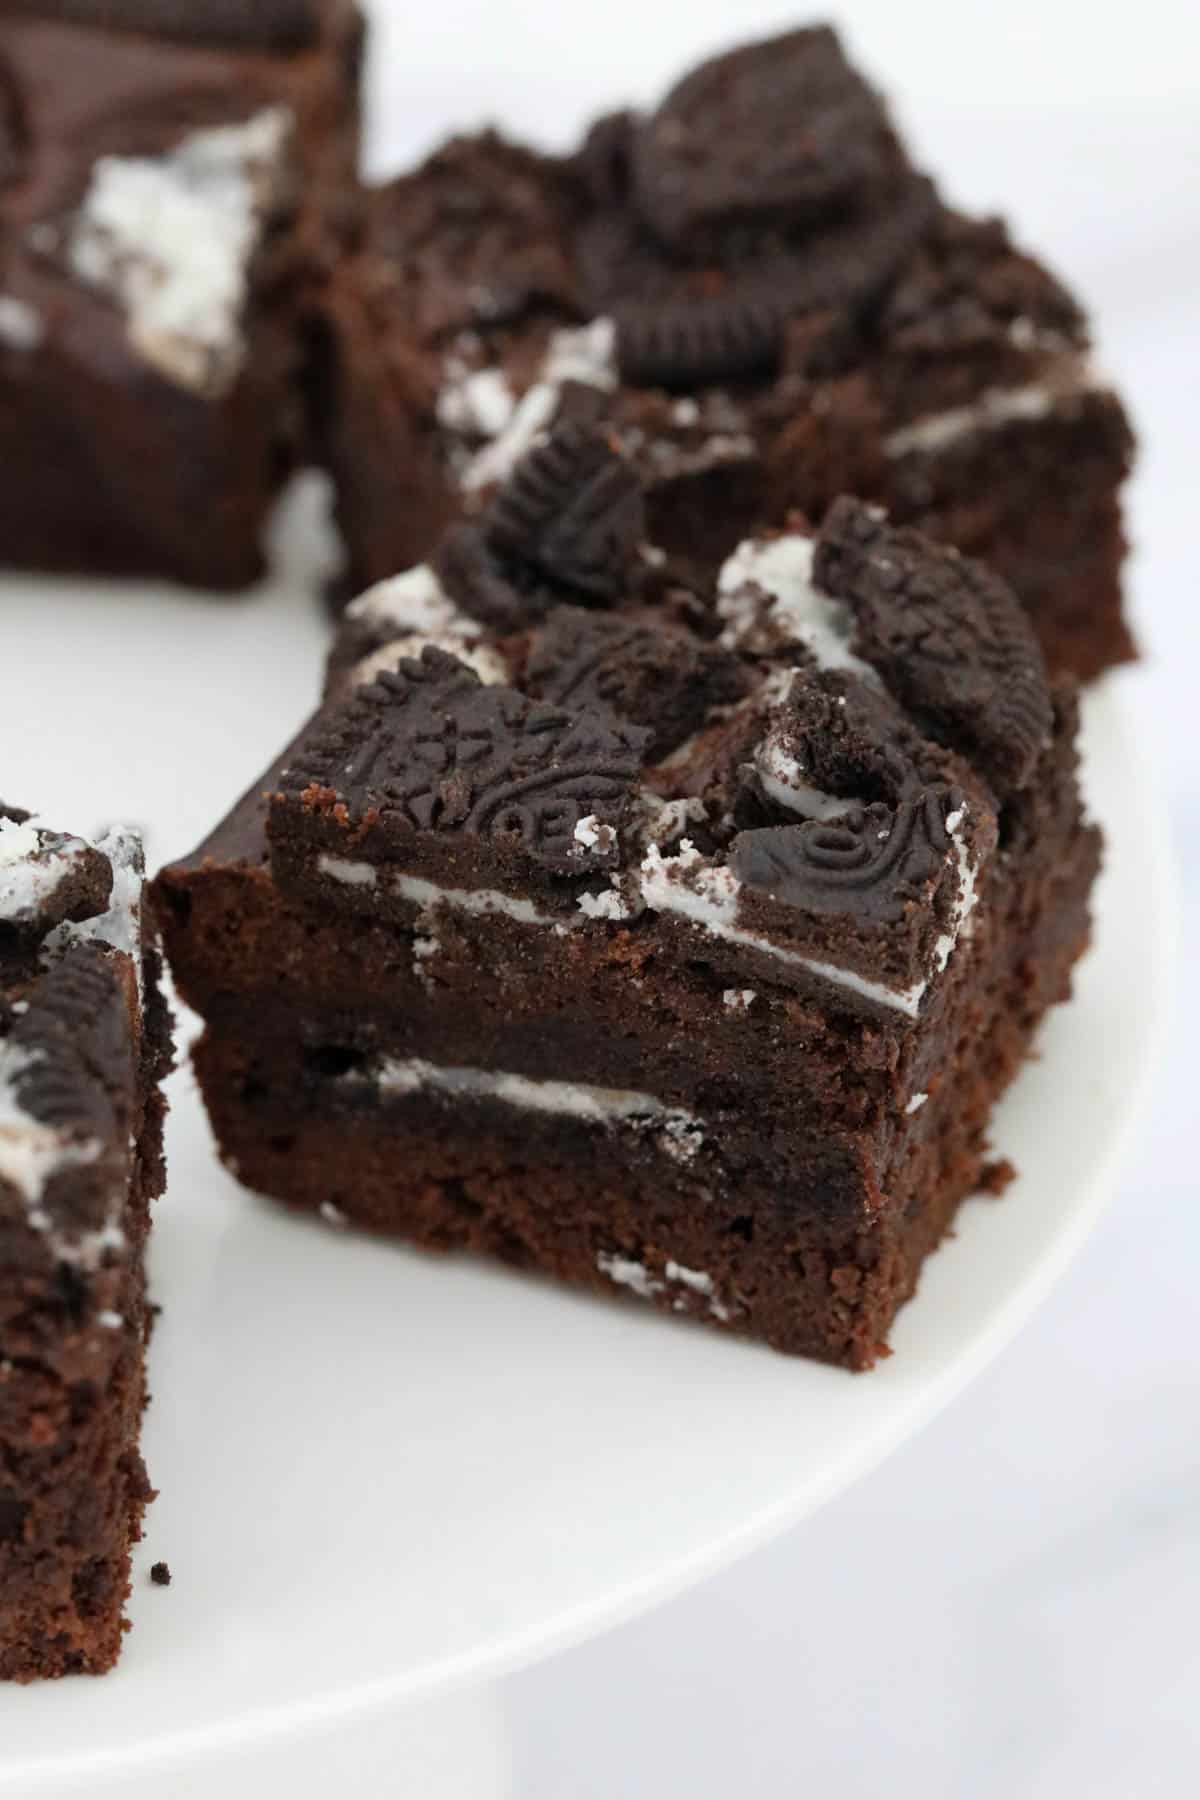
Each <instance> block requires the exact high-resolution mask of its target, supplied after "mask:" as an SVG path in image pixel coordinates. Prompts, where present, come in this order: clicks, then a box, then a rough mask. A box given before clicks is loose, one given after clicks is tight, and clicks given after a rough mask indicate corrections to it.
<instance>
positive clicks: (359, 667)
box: [350, 631, 509, 687]
mask: <svg viewBox="0 0 1200 1800" xmlns="http://www.w3.org/2000/svg"><path fill="white" fill-rule="evenodd" d="M426 649H432V650H444V651H445V653H446V655H447V656H456V657H457V658H458V660H459V662H462V663H466V665H467V667H468V669H474V671H475V673H476V675H478V677H479V679H480V681H482V682H483V684H484V686H485V687H500V686H503V684H504V683H505V682H506V681H507V680H508V676H509V669H508V665H507V663H506V662H505V661H504V658H503V657H502V656H501V655H500V653H499V651H497V650H493V649H491V648H490V647H489V646H488V645H487V644H478V643H472V642H471V641H470V640H469V639H467V638H462V637H458V636H457V635H456V634H455V633H453V632H449V631H442V632H434V633H423V634H418V633H409V634H408V635H407V636H405V637H399V638H393V639H392V640H391V642H390V643H387V644H381V645H380V646H379V649H378V650H373V651H372V652H371V654H370V656H364V657H363V659H362V661H361V662H357V663H355V665H354V668H353V670H352V672H351V677H350V679H351V681H352V682H353V683H354V686H355V687H365V686H366V684H367V683H368V682H369V681H374V679H375V677H376V676H377V675H380V674H382V673H383V672H384V671H385V670H394V669H396V668H398V667H399V665H400V663H401V662H402V661H403V660H404V658H405V657H412V658H414V659H419V658H420V655H421V652H422V650H426Z"/></svg>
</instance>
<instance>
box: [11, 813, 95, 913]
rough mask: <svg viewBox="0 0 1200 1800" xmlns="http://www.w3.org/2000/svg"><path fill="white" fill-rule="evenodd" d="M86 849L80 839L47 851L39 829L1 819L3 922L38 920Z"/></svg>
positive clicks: (68, 841)
mask: <svg viewBox="0 0 1200 1800" xmlns="http://www.w3.org/2000/svg"><path fill="white" fill-rule="evenodd" d="M86 849H87V845H86V844H85V843H84V842H83V840H82V839H81V838H64V839H63V841H62V843H61V844H59V845H57V846H55V847H54V848H52V849H45V848H44V847H43V843H42V835H41V833H40V832H39V831H38V829H37V827H36V826H34V825H31V824H29V823H25V824H17V823H16V822H15V821H14V820H12V819H0V919H3V920H7V921H9V922H11V923H20V922H21V921H23V920H27V919H35V918H36V917H37V916H38V913H39V912H40V911H41V908H42V906H43V904H44V902H45V901H46V900H47V899H48V898H49V896H50V895H51V894H53V893H54V891H55V890H56V888H58V887H60V886H61V885H62V883H63V882H64V881H65V880H66V879H67V877H68V876H69V875H70V873H71V871H72V869H73V868H74V866H75V864H76V862H77V861H78V859H79V857H80V856H81V855H82V853H83V852H84V851H85V850H86Z"/></svg>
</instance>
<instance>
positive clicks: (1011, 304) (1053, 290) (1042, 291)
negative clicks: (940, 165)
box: [880, 212, 1086, 357]
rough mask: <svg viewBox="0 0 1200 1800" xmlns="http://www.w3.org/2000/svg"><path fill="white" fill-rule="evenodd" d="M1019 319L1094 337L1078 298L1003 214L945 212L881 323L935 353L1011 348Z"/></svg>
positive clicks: (1067, 339) (905, 344)
mask: <svg viewBox="0 0 1200 1800" xmlns="http://www.w3.org/2000/svg"><path fill="white" fill-rule="evenodd" d="M1018 321H1022V322H1023V326H1024V328H1028V327H1030V326H1034V327H1036V328H1037V330H1039V331H1043V332H1051V333H1055V334H1057V335H1058V336H1059V337H1060V338H1061V340H1062V342H1063V344H1064V345H1067V344H1074V345H1077V346H1078V345H1082V344H1083V343H1084V342H1085V340H1086V331H1085V327H1084V320H1083V315H1082V314H1081V312H1080V310H1079V307H1078V305H1077V303H1076V302H1075V300H1074V299H1072V297H1071V295H1070V294H1069V293H1067V291H1066V289H1065V288H1063V287H1062V286H1061V285H1060V284H1059V283H1058V282H1057V281H1055V279H1054V278H1053V276H1052V275H1050V274H1049V273H1048V272H1047V271H1046V270H1045V269H1044V268H1042V267H1041V265H1040V264H1039V263H1036V262H1034V261H1033V260H1032V258H1030V257H1027V256H1023V255H1022V254H1021V253H1020V252H1019V251H1017V250H1016V249H1014V247H1013V244H1012V242H1011V240H1010V238H1009V235H1008V230H1007V227H1006V226H1005V225H1004V223H1003V221H1002V220H1000V219H967V218H964V217H962V216H961V215H960V214H957V213H953V212H943V213H942V214H941V215H940V216H939V218H938V220H937V222H936V225H935V227H934V229H933V231H932V232H931V233H930V234H929V235H928V237H927V241H926V244H925V247H924V249H923V251H922V254H921V255H920V256H917V257H914V258H912V260H911V261H910V262H909V264H908V265H907V267H906V268H905V269H904V272H903V274H902V276H901V278H900V279H899V280H898V282H897V284H896V286H895V288H894V290H893V291H892V293H891V294H890V295H889V296H888V300H887V304H886V306H885V307H884V309H883V313H882V316H881V320H880V329H881V332H882V334H883V335H884V336H885V337H886V339H887V341H888V342H889V343H891V344H894V345H895V346H896V348H897V349H903V350H906V351H909V352H919V353H921V354H923V355H925V356H928V357H933V356H938V355H940V354H944V353H947V352H950V351H955V352H959V353H961V352H962V351H963V350H964V349H974V350H975V351H976V352H977V353H980V352H984V351H986V350H987V349H988V348H989V346H991V345H992V344H1000V343H1003V344H1005V345H1007V346H1008V347H1009V348H1011V347H1012V342H1011V334H1012V331H1013V328H1014V326H1017V322H1018ZM1019 329H1020V327H1018V330H1019ZM1018 348H1019V346H1018Z"/></svg>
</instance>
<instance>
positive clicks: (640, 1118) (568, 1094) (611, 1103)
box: [343, 1056, 704, 1159]
mask: <svg viewBox="0 0 1200 1800" xmlns="http://www.w3.org/2000/svg"><path fill="white" fill-rule="evenodd" d="M343 1079H347V1080H351V1081H353V1080H358V1079H362V1077H358V1076H353V1075H351V1076H348V1077H344V1078H343ZM366 1079H367V1080H369V1081H371V1082H372V1083H373V1085H374V1086H376V1087H378V1088H379V1090H380V1092H381V1093H384V1094H416V1093H424V1092H433V1093H436V1094H445V1095H448V1096H449V1097H450V1098H452V1099H464V1098H466V1099H472V1100H490V1101H496V1102H498V1103H499V1104H500V1105H502V1106H514V1107H518V1108H520V1109H521V1110H522V1111H525V1112H537V1113H547V1114H552V1115H554V1116H556V1117H559V1118H571V1119H580V1120H582V1121H583V1122H584V1123H585V1124H588V1125H605V1126H616V1125H633V1126H637V1127H651V1128H653V1129H655V1130H658V1131H660V1132H661V1133H662V1134H663V1140H664V1143H663V1147H664V1149H666V1150H667V1151H668V1153H669V1154H670V1155H673V1156H675V1157H676V1158H677V1159H686V1158H689V1157H691V1156H694V1155H695V1153H696V1151H697V1150H698V1149H699V1148H700V1146H701V1144H702V1143H703V1141H704V1127H703V1125H702V1124H701V1122H700V1120H699V1119H698V1118H696V1116H695V1115H694V1114H693V1113H689V1112H686V1111H685V1110H684V1109H683V1108H682V1107H675V1106H667V1105H666V1104H665V1103H664V1102H663V1101H661V1100H656V1099H655V1097H654V1096H653V1094H643V1093H639V1092H638V1091H636V1090H635V1089H632V1088H610V1087H597V1086H594V1085H593V1084H592V1083H590V1082H582V1081H550V1080H545V1081H541V1080H532V1079H531V1078H530V1077H528V1076H526V1075H512V1074H508V1073H506V1072H505V1071H503V1070H499V1069H472V1068H455V1067H451V1066H449V1065H446V1064H440V1063H431V1062H426V1061H425V1060H424V1058H422V1057H419V1056H409V1057H391V1056H385V1057H381V1058H380V1060H379V1062H378V1063H377V1064H376V1065H375V1067H374V1068H373V1069H372V1070H371V1071H370V1072H369V1073H368V1074H367V1076H366Z"/></svg>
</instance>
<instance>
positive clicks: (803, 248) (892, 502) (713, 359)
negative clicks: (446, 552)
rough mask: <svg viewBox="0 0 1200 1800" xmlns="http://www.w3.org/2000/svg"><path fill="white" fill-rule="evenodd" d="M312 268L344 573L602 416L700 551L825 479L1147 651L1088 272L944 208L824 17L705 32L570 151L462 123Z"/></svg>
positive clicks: (1052, 640) (1105, 642) (1087, 656)
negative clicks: (1139, 628)
mask: <svg viewBox="0 0 1200 1800" xmlns="http://www.w3.org/2000/svg"><path fill="white" fill-rule="evenodd" d="M369 219H370V224H369V229H368V232H367V236H366V241H365V244H364V247H363V248H362V251H361V253H360V254H359V255H358V256H356V257H354V258H351V259H349V260H347V261H346V262H344V263H343V264H341V265H339V267H338V268H337V269H336V270H335V272H334V275H333V278H332V280H331V282H330V283H329V285H328V287H327V288H325V289H324V290H323V291H322V294H321V303H320V306H319V316H318V323H317V326H316V332H315V335H316V340H317V345H318V351H319V354H318V357H317V362H316V367H315V373H314V411H315V414H316V416H317V420H318V429H319V435H320V436H321V439H322V442H323V444H324V456H325V458H326V460H327V461H328V463H329V465H330V466H331V468H332V470H333V473H334V477H335V482H336V485H337V489H338V496H339V509H340V515H341V520H342V526H343V531H344V535H345V537H346V539H347V542H348V545H349V549H350V555H351V561H352V565H353V569H354V573H355V576H356V577H357V580H358V582H359V584H360V585H362V586H366V585H368V584H369V583H372V582H375V581H379V580H383V579H385V578H386V577H388V576H389V575H392V574H394V573H395V572H396V571H397V570H399V569H403V568H406V567H408V566H410V565H412V564H414V563H417V562H419V561H420V560H422V559H423V558H424V557H425V556H426V555H427V554H428V552H429V550H430V548H431V546H432V544H433V543H434V542H435V541H436V539H437V537H438V536H439V534H440V532H441V530H442V528H443V527H444V525H445V523H446V522H447V520H448V519H450V518H452V517H456V516H459V515H463V514H466V515H468V516H470V515H472V514H474V513H475V512H477V511H478V510H479V509H480V508H481V507H485V506H486V505H487V503H488V500H489V498H490V495H491V492H492V490H493V489H494V487H495V485H496V483H497V482H498V481H501V480H503V478H504V476H505V474H506V473H507V472H508V470H509V469H511V467H512V466H513V464H514V462H515V461H516V459H517V458H518V457H519V456H520V455H521V454H522V452H523V451H524V450H525V449H527V448H528V447H529V445H530V444H531V443H532V442H533V441H535V440H536V439H537V438H538V436H539V435H540V434H543V433H544V432H545V431H546V430H547V428H548V427H549V426H550V425H552V424H554V423H556V422H559V421H561V420H563V419H568V418H573V419H575V420H581V419H590V420H592V421H593V422H596V421H603V422H604V423H605V425H606V426H607V427H608V428H609V429H610V430H612V431H613V432H614V433H615V434H616V437H617V440H618V441H619V443H620V445H621V447H622V449H623V451H624V453H625V454H626V455H627V456H628V457H629V458H630V459H631V460H632V462H633V463H634V465H635V467H636V468H637V469H638V471H639V473H640V474H641V476H642V478H643V480H644V482H645V484H646V488H647V505H648V509H649V519H650V529H651V535H652V536H653V538H654V541H655V542H656V543H657V544H659V545H660V546H662V547H663V548H665V549H667V550H669V551H670V552H672V553H673V554H675V555H677V556H680V557H683V558H686V559H688V560H690V562H691V563H692V564H693V566H694V568H695V569H696V571H697V573H698V574H699V575H701V576H702V577H704V576H707V577H710V578H711V576H712V575H714V574H715V572H716V570H717V569H718V568H719V567H720V565H721V563H722V562H723V561H724V560H725V558H726V557H728V556H729V555H730V554H731V552H732V551H733V549H734V548H735V546H736V544H737V543H738V541H739V539H740V538H742V537H743V536H745V535H746V533H748V532H749V531H751V530H752V529H754V528H755V527H756V526H758V525H760V524H762V523H764V522H766V523H771V524H775V525H779V524H781V523H782V522H783V521H784V520H786V518H787V517H788V515H789V514H790V513H791V512H793V511H795V510H799V511H801V512H803V513H804V514H806V515H807V516H808V517H810V518H811V519H813V520H815V521H818V522H819V520H820V519H821V517H822V516H823V514H824V512H825V510H826V508H827V507H828V505H829V504H830V502H831V501H832V500H833V499H834V498H835V497H836V496H837V495H838V494H839V493H841V492H844V491H848V492H854V493H857V494H859V495H861V496H864V497H868V498H871V499H873V500H876V501H878V502H879V503H881V504H883V505H884V506H886V507H887V509H888V510H889V512H890V514H891V516H892V517H893V518H894V519H895V520H897V521H901V522H905V523H911V524H914V525H917V526H919V527H920V528H921V529H922V530H924V531H926V532H927V533H929V534H931V535H934V536H937V537H941V538H943V539H945V540H947V541H949V542H952V543H954V544H956V545H957V546H958V547H960V548H962V549H964V550H967V551H969V552H970V553H971V554H973V555H977V556H980V557H983V558H985V559H987V560H988V561H989V562H990V563H991V565H992V566H993V568H994V569H996V570H997V571H998V572H1000V573H1001V574H1003V575H1004V576H1005V577H1006V578H1007V579H1008V581H1009V582H1010V583H1011V585H1012V586H1013V587H1014V588H1015V589H1016V591H1017V593H1018V595H1019V597H1020V598H1021V599H1022V600H1023V601H1024V603H1025V605H1026V606H1027V607H1028V609H1029V611H1030V614H1031V617H1032V618H1033V621H1034V625H1035V628H1036V630H1037V632H1038V635H1039V637H1040V639H1041V642H1042V644H1043V647H1044V649H1045V651H1046V654H1047V656H1048V657H1049V660H1050V663H1051V665H1052V667H1054V668H1056V669H1057V668H1064V669H1070V670H1073V671H1075V672H1076V673H1077V674H1079V675H1081V676H1084V677H1088V676H1092V675H1095V674H1096V673H1098V672H1099V671H1100V670H1101V669H1103V668H1105V667H1107V666H1108V665H1109V664H1111V663H1114V662H1118V661H1120V660H1122V659H1123V658H1125V657H1127V656H1129V655H1131V654H1132V645H1131V641H1130V638H1129V635H1128V632H1127V629H1126V627H1125V624H1124V622H1123V619H1122V612H1121V592H1120V566H1121V559H1122V555H1123V551H1124V541H1123V537H1122V530H1121V517H1120V507H1119V500H1118V495H1119V490H1120V486H1121V483H1122V481H1123V479H1124V476H1125V474H1126V472H1127V469H1128V465H1129V460H1130V455H1131V436H1130V431H1129V427H1128V424H1127V422H1126V419H1125V415H1124V412H1123V410H1122V407H1121V404H1120V402H1119V400H1118V399H1117V397H1116V396H1115V395H1114V394H1113V392H1112V390H1111V389H1110V388H1109V386H1108V385H1107V383H1106V382H1105V381H1104V380H1103V379H1102V378H1101V377H1100V376H1099V375H1098V374H1097V373H1096V372H1095V370H1094V369H1093V368H1092V366H1091V364H1090V363H1089V361H1088V332H1087V325H1086V321H1085V319H1084V316H1083V314H1082V312H1081V311H1080V308H1079V306H1078V304H1077V303H1076V301H1075V300H1074V299H1073V298H1072V296H1071V295H1070V294H1068V293H1067V292H1066V291H1065V290H1064V289H1063V288H1062V286H1061V285H1060V284H1059V282H1058V281H1057V280H1056V279H1055V278H1054V277H1053V276H1052V275H1051V274H1050V273H1048V271H1047V270H1045V269H1044V268H1042V267H1041V266H1040V265H1039V264H1038V263H1037V262H1036V261H1034V260H1033V259H1032V258H1030V257H1029V256H1027V255H1026V254H1024V253H1023V252H1022V251H1020V250H1018V249H1016V248H1015V247H1014V246H1013V244H1012V243H1011V241H1010V239H1009V237H1008V234H1007V232H1006V230H1005V228H1004V226H1003V225H1002V224H1000V223H999V222H997V221H994V220H989V221H979V220H972V219H968V218H964V217H962V216H961V215H959V214H958V213H956V212H954V211H952V210H951V209H950V208H948V207H947V206H946V205H945V204H944V203H943V201H942V200H941V198H940V197H939V195H938V193H937V191H936V189H935V188H934V186H933V184H932V182H931V181H930V180H929V179H928V178H927V177H926V176H925V175H923V174H922V173H921V172H919V171H918V170H916V169H915V168H914V167H913V165H912V163H911V161H910V159H909V158H908V156H907V153H906V151H905V149H904V147H903V145H902V144H901V143H900V141H899V139H898V138H897V136H896V133H895V130H894V128H893V126H892V124H891V122H890V119H889V117H888V114H887V111H886V109H885V107H884V106H883V104H882V102H881V101H880V100H879V98H878V96H877V95H876V94H875V93H874V92H873V91H872V90H871V89H870V88H869V87H868V86H867V84H866V83H865V82H864V81H863V79H862V77H861V76H860V75H859V74H858V73H857V72H856V71H855V70H854V69H852V68H851V67H850V65H849V64H848V63H847V61H846V59H845V57H844V55H843V52H842V50H841V47H840V45H839V43H838V40H837V38H836V36H835V34H834V33H833V32H832V31H830V30H829V29H828V28H827V27H818V28H812V29H805V30H799V31H793V32H789V33H787V34H785V35H784V36H782V37H780V38H776V39H771V40H769V41H767V42H765V43H761V44H752V45H749V46H746V47H743V48H741V49H739V50H735V51H733V52H731V53H729V54H728V55H725V56H721V57H717V58H715V59H714V60H712V61H710V62H708V63H705V64H703V65H702V66H701V67H700V68H699V69H697V70H695V71H694V72H693V73H691V74H690V75H688V76H687V77H685V79H684V80H683V81H682V82H680V83H679V85H678V86H677V87H676V88H675V89H674V90H673V91H672V92H671V93H670V94H668V95H667V97H666V99H665V100H664V101H663V103H662V105H661V106H660V107H659V108H658V109H657V110H656V111H654V112H652V113H649V114H646V115H639V114H633V113H617V114H613V115H611V116H608V117H606V118H604V119H601V120H600V121H599V122H598V123H597V124H596V125H595V126H594V127H593V128H592V130H591V131H590V132H589V134H588V136H587V139H586V141H585V142H584V144H583V145H582V147H581V149H580V150H579V152H578V153H577V154H576V155H575V156H573V157H571V158H569V159H567V160H565V161H563V160H561V159H556V158H552V157H548V156H540V155H538V154H536V153H535V152H533V151H531V150H527V149H524V148H522V147H521V146H519V145H515V144H512V143H509V142H506V141H504V140H502V139H500V138H498V137H497V136H496V135H495V134H494V133H485V134H483V135H482V136H478V137H463V138H456V139H454V140H452V141H451V142H450V143H449V144H447V145H445V146H444V147H443V148H442V149H440V150H439V151H437V152H436V153H435V154H434V155H433V156H432V157H431V158H430V159H429V160H428V161H427V162H426V163H425V164H423V165H422V166H421V167H420V168H419V169H417V170H416V171H415V172H413V173H411V174H408V175H405V176H403V177H401V178H400V179H399V180H396V181H394V182H392V183H391V184H389V185H388V186H386V187H384V188H382V189H380V190H378V191H377V192H376V193H374V194H373V196H372V197H371V201H370V207H369Z"/></svg>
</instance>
